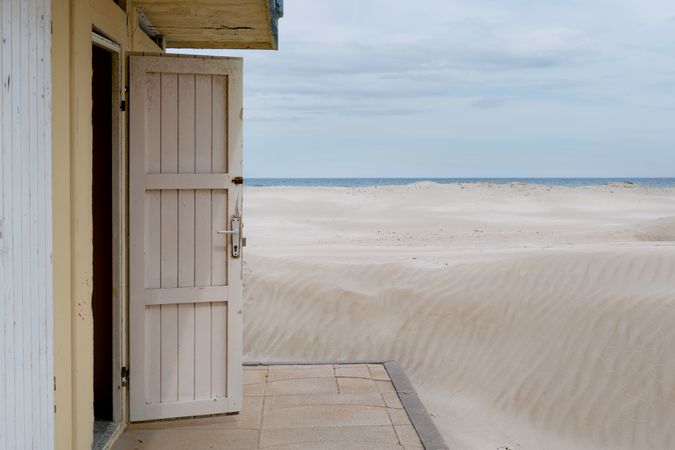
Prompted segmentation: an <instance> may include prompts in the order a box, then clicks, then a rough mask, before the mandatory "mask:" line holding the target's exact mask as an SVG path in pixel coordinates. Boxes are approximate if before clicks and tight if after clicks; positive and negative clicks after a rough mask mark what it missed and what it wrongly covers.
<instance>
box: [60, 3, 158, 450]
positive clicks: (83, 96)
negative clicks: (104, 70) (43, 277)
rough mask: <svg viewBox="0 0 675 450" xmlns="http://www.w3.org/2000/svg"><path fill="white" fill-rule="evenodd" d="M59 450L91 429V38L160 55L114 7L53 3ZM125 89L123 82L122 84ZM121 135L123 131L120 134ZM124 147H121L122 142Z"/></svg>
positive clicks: (75, 445) (81, 440)
mask: <svg viewBox="0 0 675 450" xmlns="http://www.w3.org/2000/svg"><path fill="white" fill-rule="evenodd" d="M52 11H53V14H52V20H53V23H52V33H53V41H52V61H53V65H52V68H53V72H52V83H53V92H54V94H53V102H52V105H53V133H52V140H53V158H52V169H53V180H52V189H53V221H54V224H53V230H54V231H53V242H54V244H53V260H54V273H53V275H54V347H55V351H54V353H55V354H54V365H55V367H54V371H55V384H56V392H55V403H56V415H55V433H56V437H55V440H56V448H57V449H63V450H70V449H89V448H90V446H91V441H92V426H93V420H94V419H93V321H92V316H91V294H92V220H91V183H92V179H91V173H92V168H91V164H92V159H91V149H92V136H91V132H92V130H91V74H92V68H91V32H92V29H96V30H97V31H98V32H99V33H101V34H103V35H105V36H107V37H108V38H109V39H111V40H113V41H115V42H117V43H118V44H119V45H120V46H121V48H122V55H121V56H122V58H121V63H122V65H123V67H122V73H124V74H125V73H126V67H124V65H125V64H126V52H131V51H133V52H141V51H146V52H160V51H161V49H160V48H159V47H157V46H156V45H155V44H154V43H153V42H152V41H151V40H150V39H149V38H148V37H147V36H146V35H145V34H144V33H143V32H142V31H141V30H139V29H138V27H137V26H136V24H137V22H138V21H137V16H136V13H135V8H134V6H133V2H131V1H127V7H126V11H124V10H122V9H120V7H119V6H117V5H116V4H115V3H114V2H113V1H112V0H52ZM124 83H125V84H126V80H124ZM124 128H125V127H123V129H124ZM122 142H125V140H124V139H123V140H122Z"/></svg>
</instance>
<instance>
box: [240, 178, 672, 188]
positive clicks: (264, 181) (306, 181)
mask: <svg viewBox="0 0 675 450" xmlns="http://www.w3.org/2000/svg"><path fill="white" fill-rule="evenodd" d="M425 181H427V182H433V183H439V184H460V183H491V184H510V183H524V184H539V185H546V186H601V185H605V184H608V183H626V184H634V185H637V186H644V187H650V188H675V178H247V179H246V185H247V186H294V187H311V186H316V187H347V188H356V187H373V186H404V185H407V184H413V183H419V182H425Z"/></svg>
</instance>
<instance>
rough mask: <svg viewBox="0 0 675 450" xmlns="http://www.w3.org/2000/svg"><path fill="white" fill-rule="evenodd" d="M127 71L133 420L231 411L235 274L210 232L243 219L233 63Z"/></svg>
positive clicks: (136, 64)
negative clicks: (235, 217)
mask: <svg viewBox="0 0 675 450" xmlns="http://www.w3.org/2000/svg"><path fill="white" fill-rule="evenodd" d="M130 67H131V92H130V101H131V117H130V119H131V120H130V123H131V133H130V135H131V141H130V158H129V159H130V197H133V199H130V204H131V209H130V241H131V243H132V245H134V246H136V247H137V248H142V249H144V251H142V252H140V251H138V250H137V249H136V248H132V249H131V250H130V253H131V257H130V273H131V274H135V275H132V276H130V281H131V283H130V284H131V285H130V292H131V295H130V303H131V307H130V323H131V336H130V348H131V362H132V373H133V374H134V380H135V381H132V382H131V393H130V395H131V420H132V421H140V420H152V419H162V418H169V417H180V416H190V415H202V414H217V413H224V412H232V411H238V410H239V408H240V406H241V390H242V386H241V358H242V347H241V345H242V342H241V336H237V335H236V334H233V332H234V333H237V332H238V333H241V303H242V298H241V295H242V288H241V264H240V261H239V259H238V258H231V257H230V256H229V255H230V253H229V245H230V243H229V238H228V236H227V235H221V234H218V231H219V230H223V229H228V228H229V226H228V225H229V221H230V219H231V216H232V214H231V213H232V212H237V214H240V212H241V191H242V187H241V186H240V185H234V184H233V183H232V182H231V173H237V176H240V174H241V167H240V165H241V149H240V148H239V149H238V150H235V153H234V155H235V156H234V159H233V158H232V153H231V152H230V145H231V144H232V143H233V142H234V144H235V145H237V144H238V145H239V146H240V145H241V142H240V136H241V131H240V130H238V129H237V128H241V114H240V108H241V99H240V98H236V97H237V96H241V94H242V92H241V86H238V87H237V83H239V84H241V62H240V61H239V60H236V59H231V58H227V59H212V58H208V59H203V58H176V57H136V56H134V57H131V58H130ZM231 79H234V81H232V80H231ZM233 83H234V85H233ZM232 105H234V107H235V109H233V107H232ZM232 136H234V141H233V140H232V139H233V138H232ZM237 137H239V138H237ZM237 139H239V140H237ZM156 141H159V144H158V143H157V142H156ZM237 164H238V165H239V166H237ZM233 194H234V197H232V195H233ZM135 196H140V197H143V198H144V199H145V200H144V201H143V202H139V201H138V200H136V197H135ZM233 202H236V204H232V203H233ZM157 266H159V269H158V268H157ZM138 270H140V271H141V272H142V273H143V276H142V277H141V276H138V274H137V271H138ZM233 270H234V272H233ZM231 273H234V276H232V275H231ZM233 380H234V382H233Z"/></svg>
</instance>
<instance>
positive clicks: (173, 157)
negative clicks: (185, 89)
mask: <svg viewBox="0 0 675 450" xmlns="http://www.w3.org/2000/svg"><path fill="white" fill-rule="evenodd" d="M161 80H162V89H161V95H162V100H161V111H162V121H161V122H162V123H161V128H160V129H161V139H162V140H161V148H162V160H161V163H162V173H177V172H178V75H176V74H175V73H163V74H161Z"/></svg>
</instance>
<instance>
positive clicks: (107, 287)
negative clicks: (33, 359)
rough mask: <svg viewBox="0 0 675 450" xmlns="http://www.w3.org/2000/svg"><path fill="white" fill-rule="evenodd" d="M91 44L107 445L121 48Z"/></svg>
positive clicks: (115, 364)
mask: <svg viewBox="0 0 675 450" xmlns="http://www.w3.org/2000/svg"><path fill="white" fill-rule="evenodd" d="M92 36H93V38H94V40H93V44H92V80H91V88H92V90H91V92H92V113H91V126H92V185H91V192H92V205H91V206H92V247H93V248H92V263H93V267H92V269H93V273H92V281H93V286H92V317H93V322H94V333H93V335H94V341H93V348H94V352H93V359H94V367H93V369H94V371H93V385H94V392H93V394H94V403H93V405H92V406H93V410H94V445H93V447H92V448H95V449H96V448H103V447H104V446H105V445H106V444H107V442H109V440H110V439H111V437H112V436H113V435H114V434H115V432H116V431H117V429H118V428H119V425H120V423H121V420H122V413H121V411H122V409H123V406H122V402H123V398H124V395H123V393H124V391H123V390H122V383H121V379H120V368H121V366H122V359H121V358H122V352H121V347H122V345H123V344H122V343H123V340H122V338H121V332H122V321H121V314H122V306H121V303H122V301H123V296H122V295H121V294H120V291H121V289H120V285H119V284H120V276H119V273H118V272H120V261H121V259H122V253H121V245H120V235H121V234H122V233H121V231H120V229H119V228H120V224H121V220H122V219H121V217H120V214H119V212H118V211H117V210H118V209H119V206H120V195H119V194H118V193H117V190H118V189H119V178H120V176H121V175H120V173H119V172H120V164H119V161H118V159H119V157H120V154H121V150H120V148H119V147H120V142H121V139H120V136H119V133H120V126H119V121H120V113H119V109H118V108H115V106H116V105H118V103H119V92H118V91H119V84H120V80H119V76H120V70H119V47H118V46H117V45H116V44H115V43H113V42H112V41H108V40H107V39H105V38H103V37H101V36H100V35H97V34H96V33H94V34H93V35H92Z"/></svg>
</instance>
